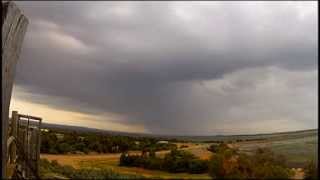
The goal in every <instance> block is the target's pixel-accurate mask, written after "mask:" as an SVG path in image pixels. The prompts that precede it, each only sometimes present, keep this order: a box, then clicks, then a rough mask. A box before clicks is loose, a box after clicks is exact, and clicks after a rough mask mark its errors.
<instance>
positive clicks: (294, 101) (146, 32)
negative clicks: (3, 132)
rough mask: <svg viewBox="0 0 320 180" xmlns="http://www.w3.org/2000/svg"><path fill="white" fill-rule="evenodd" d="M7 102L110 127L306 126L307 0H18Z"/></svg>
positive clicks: (62, 120)
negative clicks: (18, 33)
mask: <svg viewBox="0 0 320 180" xmlns="http://www.w3.org/2000/svg"><path fill="white" fill-rule="evenodd" d="M17 4H18V6H19V7H20V9H21V10H22V11H23V12H24V14H25V15H26V16H27V18H28V19H29V26H28V30H27V33H26V36H25V40H24V44H23V49H22V53H21V56H20V60H19V63H18V66H17V73H16V79H15V85H14V90H13V100H12V104H11V110H18V111H19V112H20V113H25V114H31V115H35V116H41V117H42V118H43V119H44V121H45V122H50V123H59V124H70V125H80V126H86V127H94V128H101V129H108V130H116V131H129V132H147V133H156V134H180V135H186V134H188V135H214V134H247V133H268V132H279V131H291V130H301V129H311V128H316V127H317V125H318V124H317V118H318V112H317V108H318V102H317V99H318V94H317V89H318V84H317V80H318V67H317V66H318V61H317V58H318V54H317V49H318V19H317V18H318V17H317V3H316V2H261V1H259V2H244V1H242V2H208V1H207V2H190V1H189V2H181V1H178V2H159V1H157V2H137V1H132V2H121V1H118V2H110V1H109V2H90V3H89V2H62V1H58V2H17Z"/></svg>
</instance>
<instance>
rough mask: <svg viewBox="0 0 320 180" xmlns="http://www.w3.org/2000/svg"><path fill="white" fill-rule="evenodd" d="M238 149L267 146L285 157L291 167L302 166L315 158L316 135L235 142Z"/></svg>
mask: <svg viewBox="0 0 320 180" xmlns="http://www.w3.org/2000/svg"><path fill="white" fill-rule="evenodd" d="M235 146H236V147H238V148H239V150H240V151H242V152H246V153H252V152H253V151H254V150H256V149H257V148H259V147H267V148H270V149H272V150H273V152H275V153H277V154H282V155H284V156H285V157H286V158H287V162H288V166H289V167H293V168H299V167H304V166H305V165H306V163H307V162H308V161H310V160H312V159H317V152H318V137H317V136H316V135H311V136H307V137H298V138H289V139H279V140H266V141H251V142H240V143H236V144H235Z"/></svg>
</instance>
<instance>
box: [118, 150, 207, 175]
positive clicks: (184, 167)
mask: <svg viewBox="0 0 320 180" xmlns="http://www.w3.org/2000/svg"><path fill="white" fill-rule="evenodd" d="M207 163H208V162H207V161H206V160H200V159H198V158H197V157H195V156H194V155H193V154H191V153H190V152H187V151H183V150H177V149H173V150H171V152H170V153H168V154H166V155H165V157H164V158H163V159H162V158H159V157H156V156H155V155H154V154H153V153H152V152H151V153H149V155H141V156H140V155H129V154H127V153H123V154H122V155H121V157H120V166H134V167H143V168H146V169H157V170H164V171H168V172H173V173H178V172H179V173H180V172H188V173H192V174H200V173H205V172H207V170H208V164H207Z"/></svg>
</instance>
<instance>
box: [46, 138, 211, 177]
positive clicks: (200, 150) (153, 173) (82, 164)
mask: <svg viewBox="0 0 320 180" xmlns="http://www.w3.org/2000/svg"><path fill="white" fill-rule="evenodd" d="M183 144H184V145H187V146H188V147H187V148H183V149H184V150H187V151H190V152H192V153H193V154H195V155H196V156H198V157H200V158H201V159H209V158H210V155H211V152H209V151H207V150H206V148H207V147H208V146H209V144H193V143H183ZM180 145H182V144H179V146H180ZM168 152H169V151H160V152H157V153H156V154H157V156H160V157H161V156H164V155H165V154H166V153H168ZM131 153H136V154H139V152H137V151H133V152H131ZM120 155H121V154H120V153H114V154H91V155H51V154H41V158H46V159H48V160H49V161H52V160H57V161H58V163H59V164H62V165H71V166H73V167H74V168H86V167H95V168H109V169H112V170H113V171H115V172H119V173H123V174H133V175H143V176H145V177H150V178H151V177H152V178H157V177H159V178H163V179H210V176H209V175H208V174H189V173H169V172H165V171H158V170H147V169H143V168H137V167H121V166H118V164H119V158H120Z"/></svg>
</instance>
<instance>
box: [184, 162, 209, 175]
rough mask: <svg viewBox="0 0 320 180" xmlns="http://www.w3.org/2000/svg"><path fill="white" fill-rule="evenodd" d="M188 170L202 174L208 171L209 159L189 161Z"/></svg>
mask: <svg viewBox="0 0 320 180" xmlns="http://www.w3.org/2000/svg"><path fill="white" fill-rule="evenodd" d="M188 169H189V170H188V172H189V173H191V174H201V173H206V172H208V161H206V160H196V159H194V160H191V161H190V162H189V167H188Z"/></svg>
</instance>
